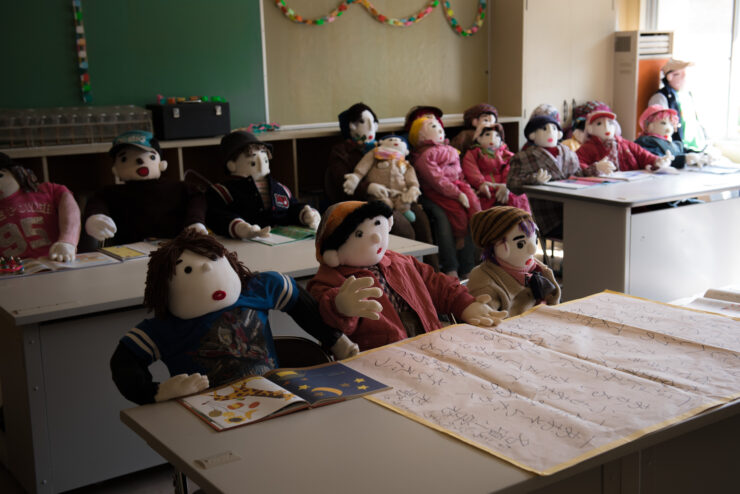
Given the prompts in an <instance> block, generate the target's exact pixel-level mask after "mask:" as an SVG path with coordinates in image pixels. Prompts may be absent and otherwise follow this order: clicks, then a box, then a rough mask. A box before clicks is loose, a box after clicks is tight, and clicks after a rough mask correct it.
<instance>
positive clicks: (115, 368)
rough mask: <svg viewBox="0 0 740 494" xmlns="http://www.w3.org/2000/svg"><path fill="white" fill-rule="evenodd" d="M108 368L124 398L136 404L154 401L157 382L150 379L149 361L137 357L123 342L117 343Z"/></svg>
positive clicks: (157, 386)
mask: <svg viewBox="0 0 740 494" xmlns="http://www.w3.org/2000/svg"><path fill="white" fill-rule="evenodd" d="M110 370H111V373H112V375H113V382H114V383H115V384H116V387H117V388H118V391H120V392H121V394H122V395H123V397H124V398H126V399H127V400H129V401H132V402H134V403H136V404H137V405H144V404H146V403H154V395H156V394H157V389H158V388H159V384H158V383H155V382H154V380H153V379H152V374H151V372H149V363H148V362H144V361H143V360H141V359H139V358H138V357H137V356H136V355H135V354H134V352H132V351H131V350H129V349H128V348H127V347H126V346H124V345H123V343H118V347H116V351H115V352H114V353H113V357H111V359H110Z"/></svg>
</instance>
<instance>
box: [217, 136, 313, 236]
mask: <svg viewBox="0 0 740 494" xmlns="http://www.w3.org/2000/svg"><path fill="white" fill-rule="evenodd" d="M221 156H222V158H223V160H224V163H225V165H226V171H227V172H228V173H229V174H230V177H229V178H228V179H227V180H226V181H224V182H223V183H218V184H215V185H213V186H211V187H210V189H209V190H208V192H207V193H206V198H207V200H208V212H207V215H206V220H207V223H208V226H209V227H210V228H212V229H213V231H214V232H216V233H218V234H219V235H224V236H229V237H231V238H241V239H245V238H253V237H257V236H259V237H264V236H267V235H268V234H269V233H270V227H272V226H275V225H302V226H306V227H308V228H312V229H314V230H315V229H316V227H318V226H319V221H321V215H320V214H319V212H318V211H317V210H315V209H314V208H312V207H311V206H309V205H308V204H306V203H303V202H299V201H298V200H297V199H296V198H295V197H294V196H293V194H292V193H291V192H290V189H288V188H287V187H286V186H285V185H283V184H281V183H280V182H278V181H277V180H275V179H274V178H273V176H272V174H271V173H270V159H271V158H272V144H269V143H265V142H262V141H260V140H259V139H257V138H256V137H255V136H254V135H253V134H251V133H249V132H245V131H243V130H237V131H234V132H232V133H230V134H227V135H225V136H224V137H223V138H222V139H221Z"/></svg>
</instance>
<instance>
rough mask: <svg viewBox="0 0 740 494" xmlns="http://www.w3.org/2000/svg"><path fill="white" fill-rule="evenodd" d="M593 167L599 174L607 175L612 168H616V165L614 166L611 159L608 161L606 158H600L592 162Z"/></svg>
mask: <svg viewBox="0 0 740 494" xmlns="http://www.w3.org/2000/svg"><path fill="white" fill-rule="evenodd" d="M594 168H596V172H597V173H598V174H599V175H609V174H611V173H612V172H613V171H614V170H616V169H617V167H616V166H614V163H612V162H611V161H609V160H608V159H606V158H604V159H602V160H601V161H597V162H596V163H594Z"/></svg>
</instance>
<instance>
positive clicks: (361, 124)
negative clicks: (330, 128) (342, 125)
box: [349, 110, 378, 142]
mask: <svg viewBox="0 0 740 494" xmlns="http://www.w3.org/2000/svg"><path fill="white" fill-rule="evenodd" d="M377 131H378V122H376V121H375V118H373V114H372V113H370V112H369V111H367V110H364V111H363V112H362V113H361V114H360V119H359V120H357V121H355V122H350V124H349V135H350V136H352V140H354V141H357V142H370V141H372V140H374V139H375V134H376V132H377Z"/></svg>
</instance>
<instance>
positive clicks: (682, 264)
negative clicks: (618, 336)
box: [525, 171, 740, 302]
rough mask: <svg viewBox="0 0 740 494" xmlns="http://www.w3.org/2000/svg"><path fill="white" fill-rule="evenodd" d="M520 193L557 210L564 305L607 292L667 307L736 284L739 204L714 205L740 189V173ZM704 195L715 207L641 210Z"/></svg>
mask: <svg viewBox="0 0 740 494" xmlns="http://www.w3.org/2000/svg"><path fill="white" fill-rule="evenodd" d="M525 189H526V193H527V195H528V196H529V197H531V198H536V199H546V200H550V201H555V202H560V203H562V204H563V253H564V254H563V255H564V258H563V300H564V301H565V300H572V299H575V298H579V297H582V296H585V295H588V294H591V293H595V292H599V291H601V290H604V289H611V290H616V291H619V292H624V293H629V294H632V295H637V296H641V297H646V298H650V299H652V300H659V301H664V302H665V301H669V300H674V299H677V298H680V297H684V296H687V295H689V294H691V293H696V292H701V291H703V290H706V289H707V288H709V287H712V286H722V285H726V284H729V283H731V282H732V281H733V280H737V279H740V256H738V254H737V253H738V252H739V251H740V198H738V197H736V196H737V194H735V197H733V198H719V196H720V195H722V194H721V193H725V192H728V191H729V192H735V191H738V190H740V173H735V174H730V175H711V174H705V173H697V172H687V171H685V172H682V173H680V174H678V175H660V176H653V177H651V178H650V179H648V180H641V181H636V182H625V183H618V184H610V185H603V186H595V187H589V188H585V189H565V188H561V187H554V186H548V185H538V186H526V187H525ZM705 195H711V196H712V198H713V199H717V200H712V201H711V202H706V203H704V204H693V205H688V206H681V207H677V208H670V207H668V208H664V209H659V210H648V211H642V209H644V208H643V207H644V206H653V205H656V204H662V203H668V202H671V201H677V200H680V199H686V198H691V197H697V196H705ZM725 195H729V194H725Z"/></svg>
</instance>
